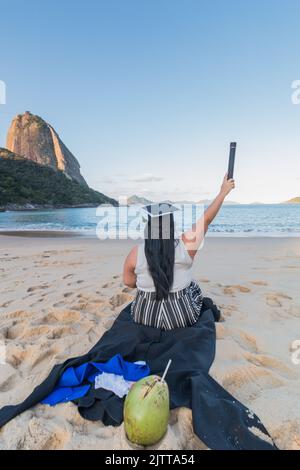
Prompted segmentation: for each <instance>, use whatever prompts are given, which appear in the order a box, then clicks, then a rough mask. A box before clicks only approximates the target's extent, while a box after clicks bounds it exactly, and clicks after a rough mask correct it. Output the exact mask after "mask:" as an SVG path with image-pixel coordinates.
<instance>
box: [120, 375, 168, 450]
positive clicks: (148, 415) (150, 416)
mask: <svg viewBox="0 0 300 470" xmlns="http://www.w3.org/2000/svg"><path fill="white" fill-rule="evenodd" d="M169 413H170V404H169V389H168V385H167V383H166V382H165V381H164V380H162V379H161V377H159V376H157V375H150V376H148V377H144V378H143V379H141V380H139V381H138V382H136V383H135V384H134V385H133V386H132V387H131V389H130V390H129V393H128V395H127V397H126V400H125V405H124V426H125V432H126V435H127V437H128V439H129V440H130V441H131V442H133V443H135V444H139V445H143V446H148V445H153V444H155V443H156V442H158V441H159V440H160V439H161V438H162V437H163V436H164V435H165V433H166V431H167V428H168V421H169Z"/></svg>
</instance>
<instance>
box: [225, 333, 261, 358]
mask: <svg viewBox="0 0 300 470" xmlns="http://www.w3.org/2000/svg"><path fill="white" fill-rule="evenodd" d="M231 337H232V338H233V339H234V341H235V342H236V343H238V345H239V346H241V348H243V349H245V350H246V351H248V352H252V353H258V352H259V351H260V347H259V345H258V344H257V339H256V338H255V336H253V335H251V334H249V333H247V332H246V331H243V330H232V331H231Z"/></svg>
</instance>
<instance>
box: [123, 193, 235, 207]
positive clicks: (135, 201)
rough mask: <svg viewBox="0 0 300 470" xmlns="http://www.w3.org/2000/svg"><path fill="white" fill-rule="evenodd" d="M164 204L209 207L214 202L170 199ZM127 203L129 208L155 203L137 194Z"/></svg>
mask: <svg viewBox="0 0 300 470" xmlns="http://www.w3.org/2000/svg"><path fill="white" fill-rule="evenodd" d="M160 202H162V203H164V202H165V203H166V204H178V205H184V204H202V205H208V204H210V203H211V202H212V199H202V200H201V201H185V200H182V201H170V200H169V199H166V200H163V201H160ZM127 203H128V205H129V206H132V205H139V204H142V205H144V206H145V205H148V204H153V203H154V201H151V200H150V199H146V198H145V197H141V196H137V195H136V194H135V195H133V196H130V197H129V198H128V199H127ZM224 204H227V205H237V204H240V203H239V202H233V201H224Z"/></svg>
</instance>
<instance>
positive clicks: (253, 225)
mask: <svg viewBox="0 0 300 470" xmlns="http://www.w3.org/2000/svg"><path fill="white" fill-rule="evenodd" d="M183 209H184V210H183V211H179V212H177V213H176V217H175V221H176V226H177V229H178V231H179V232H181V231H183V230H186V229H188V228H189V227H191V224H192V223H193V222H194V220H195V218H197V217H199V216H200V215H201V213H202V212H203V210H204V207H203V206H197V208H196V210H195V208H194V209H193V210H192V209H191V208H190V207H186V206H184V207H183ZM140 214H141V212H140V209H139V208H138V207H136V206H134V207H130V208H129V209H127V208H125V207H122V208H113V207H103V206H100V207H99V208H76V209H56V210H42V211H22V212H13V211H11V212H2V213H0V230H1V231H3V230H7V231H10V230H38V231H40V230H42V231H61V230H62V231H68V232H69V231H71V232H78V233H81V234H85V235H90V236H93V235H96V233H98V234H99V233H100V234H101V236H102V238H127V237H128V233H129V234H130V236H131V237H133V238H134V237H136V238H138V237H139V234H140V233H141V227H142V225H143V224H142V223H141V222H142V221H141V217H140ZM209 235H210V236H298V237H300V204H261V205H246V204H245V205H244V204H241V205H224V206H223V207H222V208H221V210H220V212H219V214H218V216H217V217H216V218H215V220H214V222H213V223H212V224H211V226H210V227H209Z"/></svg>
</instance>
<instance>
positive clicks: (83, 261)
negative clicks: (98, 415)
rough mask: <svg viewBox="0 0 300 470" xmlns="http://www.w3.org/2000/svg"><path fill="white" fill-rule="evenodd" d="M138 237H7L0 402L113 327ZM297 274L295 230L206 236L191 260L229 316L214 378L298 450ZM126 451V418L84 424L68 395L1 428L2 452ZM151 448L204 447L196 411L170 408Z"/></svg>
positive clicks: (0, 307) (12, 399)
mask: <svg viewBox="0 0 300 470" xmlns="http://www.w3.org/2000/svg"><path fill="white" fill-rule="evenodd" d="M132 245H133V243H132V242H128V241H113V240H110V241H105V242H103V241H102V242H101V241H99V240H97V239H92V238H90V239H89V238H84V237H77V238H73V237H64V238H62V237H60V236H56V237H52V238H47V237H39V238H37V237H32V236H30V233H27V236H26V237H24V236H23V237H19V236H14V234H13V233H10V234H7V235H6V236H3V235H0V279H1V284H0V344H1V345H2V346H5V348H2V349H5V352H6V357H5V361H2V362H4V363H3V364H0V407H2V406H4V405H7V404H15V403H17V402H19V401H22V400H23V399H24V398H25V397H26V396H27V395H28V394H29V393H30V392H31V391H32V390H33V388H34V387H35V386H36V385H38V384H39V383H40V382H41V381H42V380H43V379H44V378H46V376H47V375H48V373H49V371H50V369H51V368H52V367H53V365H54V364H57V363H60V362H62V361H64V360H65V359H67V358H68V357H72V356H76V355H81V354H83V353H85V352H86V351H87V350H89V349H90V348H91V347H92V346H93V345H94V344H95V343H96V342H97V340H98V339H99V338H100V337H101V335H102V334H103V333H104V332H105V331H106V330H107V329H109V328H110V326H111V325H112V323H113V321H114V319H115V318H116V316H117V315H118V313H119V312H120V310H121V309H122V307H123V306H125V305H126V304H127V303H129V302H130V301H131V299H132V298H133V295H134V291H132V290H131V289H128V288H126V287H124V285H123V284H122V278H121V273H122V264H123V260H124V256H125V255H126V253H127V252H128V251H129V249H130V247H131V246H132ZM299 273H300V239H299V238H267V237H266V238H246V237H245V238H237V237H236V238H213V237H212V238H207V239H206V242H205V245H204V248H203V249H202V251H201V252H200V253H199V254H198V256H197V259H196V262H195V267H194V277H195V279H196V280H197V281H198V282H199V283H200V285H201V287H202V290H203V292H204V294H205V295H207V296H210V297H212V299H213V300H214V301H215V303H216V304H217V305H218V306H219V307H220V308H221V310H222V316H223V321H222V322H221V323H219V324H217V325H216V328H217V351H216V359H215V362H214V365H213V367H212V369H211V375H212V376H213V377H214V378H215V379H216V380H217V381H218V382H219V383H221V384H222V385H223V386H224V387H225V388H226V389H227V390H228V391H229V392H230V393H232V394H233V395H234V396H235V397H236V398H238V399H239V400H241V401H242V402H243V403H244V404H246V405H247V406H249V408H250V409H252V410H253V411H254V412H255V413H257V414H258V416H259V417H260V418H261V420H262V421H263V423H264V424H265V425H266V427H267V428H268V430H269V432H270V434H271V435H272V437H273V439H274V440H275V442H276V444H277V446H278V447H279V448H281V449H299V450H300V405H299V390H300V364H296V363H293V360H292V352H293V351H292V348H293V342H294V341H295V340H300V328H299V320H300V291H299ZM199 347H201V345H199ZM294 362H295V361H294ZM130 448H132V446H131V444H129V443H128V441H127V439H126V438H125V434H124V428H123V425H121V426H120V427H117V428H114V427H111V426H110V427H105V426H104V425H103V424H102V423H101V422H96V423H93V422H89V421H85V420H83V419H82V418H81V417H80V416H79V414H78V412H77V408H76V406H74V405H73V404H72V403H68V404H61V405H58V406H56V407H53V408H50V407H49V406H47V405H38V406H36V407H35V408H33V409H30V410H28V411H26V412H25V413H23V414H22V415H20V416H18V417H17V418H15V419H14V420H13V421H11V422H10V423H8V424H7V425H6V426H4V427H3V428H2V429H1V430H0V449H130ZM155 448H158V449H161V450H164V449H173V450H176V449H205V446H204V445H203V444H202V443H201V442H200V441H199V439H198V438H197V437H196V436H195V435H194V433H193V429H192V422H191V412H190V411H189V410H187V409H184V408H180V409H177V410H173V411H172V412H171V418H170V422H169V429H168V432H167V434H166V436H165V437H164V438H163V440H162V441H161V442H160V443H159V445H158V446H155Z"/></svg>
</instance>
